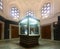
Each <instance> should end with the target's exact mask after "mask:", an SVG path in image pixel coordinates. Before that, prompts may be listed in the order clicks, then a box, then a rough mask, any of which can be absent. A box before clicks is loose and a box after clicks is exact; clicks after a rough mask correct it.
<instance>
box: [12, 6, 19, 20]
mask: <svg viewBox="0 0 60 49" xmlns="http://www.w3.org/2000/svg"><path fill="white" fill-rule="evenodd" d="M19 14H20V13H19V10H18V9H17V8H16V7H12V8H11V16H12V17H13V18H14V19H17V18H19Z"/></svg>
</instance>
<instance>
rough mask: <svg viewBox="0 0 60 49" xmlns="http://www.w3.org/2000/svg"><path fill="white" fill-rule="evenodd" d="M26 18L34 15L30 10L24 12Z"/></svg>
mask: <svg viewBox="0 0 60 49" xmlns="http://www.w3.org/2000/svg"><path fill="white" fill-rule="evenodd" d="M26 16H34V13H33V12H32V11H31V10H28V11H27V12H26Z"/></svg>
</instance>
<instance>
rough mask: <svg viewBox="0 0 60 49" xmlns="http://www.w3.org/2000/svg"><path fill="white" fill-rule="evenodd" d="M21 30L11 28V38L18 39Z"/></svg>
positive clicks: (15, 27) (14, 27)
mask: <svg viewBox="0 0 60 49" xmlns="http://www.w3.org/2000/svg"><path fill="white" fill-rule="evenodd" d="M18 32H19V28H18V27H17V26H11V38H18V35H19V34H18Z"/></svg>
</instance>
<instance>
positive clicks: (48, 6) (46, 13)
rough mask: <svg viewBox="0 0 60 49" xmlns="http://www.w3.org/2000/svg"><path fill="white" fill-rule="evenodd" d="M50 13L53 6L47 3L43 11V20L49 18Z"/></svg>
mask: <svg viewBox="0 0 60 49" xmlns="http://www.w3.org/2000/svg"><path fill="white" fill-rule="evenodd" d="M50 11H51V4H50V3H45V4H44V5H43V7H42V10H41V14H42V18H47V17H48V16H49V14H50Z"/></svg>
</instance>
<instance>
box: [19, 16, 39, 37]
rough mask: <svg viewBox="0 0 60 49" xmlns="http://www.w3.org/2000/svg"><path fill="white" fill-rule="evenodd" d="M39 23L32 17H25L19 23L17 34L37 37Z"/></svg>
mask: <svg viewBox="0 0 60 49" xmlns="http://www.w3.org/2000/svg"><path fill="white" fill-rule="evenodd" d="M39 33H40V21H39V20H38V19H36V18H34V17H31V16H26V17H25V18H24V19H22V20H21V21H20V22H19V34H20V35H29V36H37V35H40V34H39Z"/></svg>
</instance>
